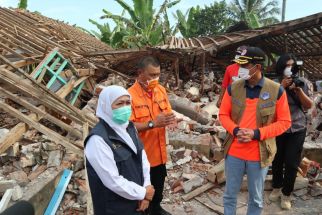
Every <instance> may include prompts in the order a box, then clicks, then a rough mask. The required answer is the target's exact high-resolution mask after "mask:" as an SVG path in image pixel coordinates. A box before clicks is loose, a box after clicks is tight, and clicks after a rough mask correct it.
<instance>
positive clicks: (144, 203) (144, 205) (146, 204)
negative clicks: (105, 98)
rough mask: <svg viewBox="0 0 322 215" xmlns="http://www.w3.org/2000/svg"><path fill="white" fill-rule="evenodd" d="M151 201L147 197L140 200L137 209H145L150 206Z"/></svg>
mask: <svg viewBox="0 0 322 215" xmlns="http://www.w3.org/2000/svg"><path fill="white" fill-rule="evenodd" d="M149 204H150V202H149V201H148V200H146V199H143V200H142V201H139V208H138V209H136V211H142V212H143V211H145V210H146V209H147V208H148V207H149Z"/></svg>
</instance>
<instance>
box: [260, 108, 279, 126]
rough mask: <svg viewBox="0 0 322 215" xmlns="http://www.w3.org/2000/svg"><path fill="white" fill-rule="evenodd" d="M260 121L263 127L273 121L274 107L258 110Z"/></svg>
mask: <svg viewBox="0 0 322 215" xmlns="http://www.w3.org/2000/svg"><path fill="white" fill-rule="evenodd" d="M260 115H261V121H262V124H263V125H267V124H268V123H271V122H272V121H273V120H274V117H275V106H274V107H269V108H264V109H261V110H260Z"/></svg>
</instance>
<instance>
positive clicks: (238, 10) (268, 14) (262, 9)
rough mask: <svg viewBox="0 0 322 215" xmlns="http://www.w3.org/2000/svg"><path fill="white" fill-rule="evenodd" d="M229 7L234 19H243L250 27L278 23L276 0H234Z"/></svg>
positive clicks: (278, 11)
mask: <svg viewBox="0 0 322 215" xmlns="http://www.w3.org/2000/svg"><path fill="white" fill-rule="evenodd" d="M229 8H230V10H231V15H232V17H233V18H234V19H235V20H238V21H240V20H241V21H245V22H247V24H248V25H249V26H250V27H251V28H258V27H261V26H266V25H271V24H275V23H278V22H279V20H278V19H277V18H276V17H275V16H276V15H278V14H279V13H280V8H279V7H278V2H277V0H269V1H268V2H267V3H266V2H265V0H234V1H233V2H232V3H231V4H230V5H229Z"/></svg>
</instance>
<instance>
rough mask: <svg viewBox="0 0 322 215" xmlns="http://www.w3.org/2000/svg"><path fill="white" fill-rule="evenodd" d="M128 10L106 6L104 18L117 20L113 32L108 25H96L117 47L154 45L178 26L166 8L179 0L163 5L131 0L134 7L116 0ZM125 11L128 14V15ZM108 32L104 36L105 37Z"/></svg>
mask: <svg viewBox="0 0 322 215" xmlns="http://www.w3.org/2000/svg"><path fill="white" fill-rule="evenodd" d="M115 1H116V2H117V3H118V4H119V5H120V6H121V7H122V8H123V9H124V11H125V12H126V14H122V15H115V14H112V13H111V12H109V11H107V10H104V9H103V12H104V14H105V15H104V16H102V17H101V18H102V19H109V20H112V21H114V23H115V24H116V27H115V29H114V30H113V31H112V32H111V31H110V29H109V25H107V24H105V25H101V26H100V25H97V24H98V23H96V22H93V20H92V21H91V22H92V23H93V24H94V25H96V26H97V27H98V29H99V30H100V35H97V34H96V36H97V37H99V38H101V40H102V41H104V42H107V43H108V44H110V45H111V46H112V47H116V48H120V47H122V48H137V47H142V46H155V45H158V44H160V43H162V42H163V41H165V39H166V37H167V36H171V35H172V34H173V33H175V29H173V28H171V27H170V23H169V19H168V15H167V9H168V8H171V7H173V6H174V5H176V4H177V3H179V2H180V0H174V1H170V0H164V2H163V4H162V5H161V6H160V8H159V9H158V10H157V12H156V10H155V9H154V8H153V0H132V2H133V7H131V6H130V5H128V4H127V3H126V2H125V1H124V0H115ZM125 15H128V16H129V17H128V18H127V17H126V16H125ZM104 35H105V37H104Z"/></svg>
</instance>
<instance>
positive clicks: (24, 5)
mask: <svg viewBox="0 0 322 215" xmlns="http://www.w3.org/2000/svg"><path fill="white" fill-rule="evenodd" d="M17 7H18V8H20V9H27V7H28V0H20V1H19V3H18V6H17Z"/></svg>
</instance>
